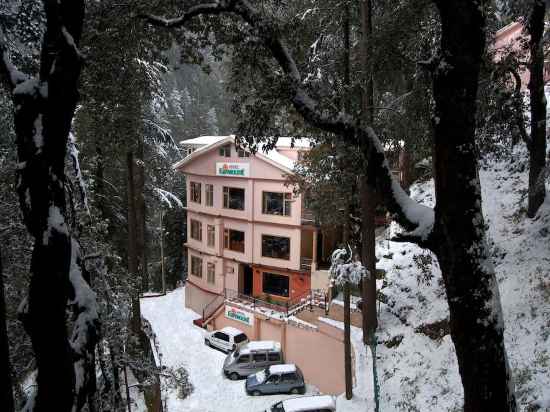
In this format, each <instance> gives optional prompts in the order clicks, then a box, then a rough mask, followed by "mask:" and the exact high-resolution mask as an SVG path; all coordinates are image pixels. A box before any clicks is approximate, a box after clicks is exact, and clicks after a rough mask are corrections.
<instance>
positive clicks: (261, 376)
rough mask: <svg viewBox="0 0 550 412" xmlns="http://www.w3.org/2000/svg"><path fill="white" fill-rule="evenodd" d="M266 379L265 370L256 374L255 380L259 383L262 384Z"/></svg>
mask: <svg viewBox="0 0 550 412" xmlns="http://www.w3.org/2000/svg"><path fill="white" fill-rule="evenodd" d="M266 377H267V374H266V373H265V370H263V371H260V372H258V373H256V380H257V381H258V382H259V383H264V382H265V378H266Z"/></svg>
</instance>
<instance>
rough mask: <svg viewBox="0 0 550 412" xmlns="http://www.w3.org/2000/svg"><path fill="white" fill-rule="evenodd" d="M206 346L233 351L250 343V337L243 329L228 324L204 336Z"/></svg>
mask: <svg viewBox="0 0 550 412" xmlns="http://www.w3.org/2000/svg"><path fill="white" fill-rule="evenodd" d="M204 343H205V344H206V346H210V347H213V348H217V349H220V350H222V351H224V352H231V351H233V350H235V349H237V348H240V347H241V346H243V345H244V344H246V343H248V338H247V337H246V335H245V334H244V333H243V331H242V330H239V329H237V328H232V327H231V326H226V327H225V328H223V329H221V330H215V331H213V332H211V333H209V334H208V335H207V336H206V337H205V338H204Z"/></svg>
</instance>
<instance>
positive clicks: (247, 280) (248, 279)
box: [241, 265, 254, 296]
mask: <svg viewBox="0 0 550 412" xmlns="http://www.w3.org/2000/svg"><path fill="white" fill-rule="evenodd" d="M241 266H242V268H243V291H242V293H243V294H244V295H247V296H252V290H253V285H254V273H253V272H252V267H251V266H250V265H241Z"/></svg>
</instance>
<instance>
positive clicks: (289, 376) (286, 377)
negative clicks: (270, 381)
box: [281, 373, 298, 382]
mask: <svg viewBox="0 0 550 412" xmlns="http://www.w3.org/2000/svg"><path fill="white" fill-rule="evenodd" d="M297 380H298V377H297V376H296V374H295V373H285V374H283V375H282V376H281V381H283V382H296V381H297Z"/></svg>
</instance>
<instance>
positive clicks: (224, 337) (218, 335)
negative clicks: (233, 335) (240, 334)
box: [214, 332, 229, 342]
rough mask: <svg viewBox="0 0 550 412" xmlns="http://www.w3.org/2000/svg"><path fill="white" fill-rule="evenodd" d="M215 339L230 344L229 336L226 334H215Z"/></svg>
mask: <svg viewBox="0 0 550 412" xmlns="http://www.w3.org/2000/svg"><path fill="white" fill-rule="evenodd" d="M214 337H215V338H217V339H220V340H223V341H225V342H229V336H227V335H226V334H225V333H223V332H216V333H215V334H214Z"/></svg>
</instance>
